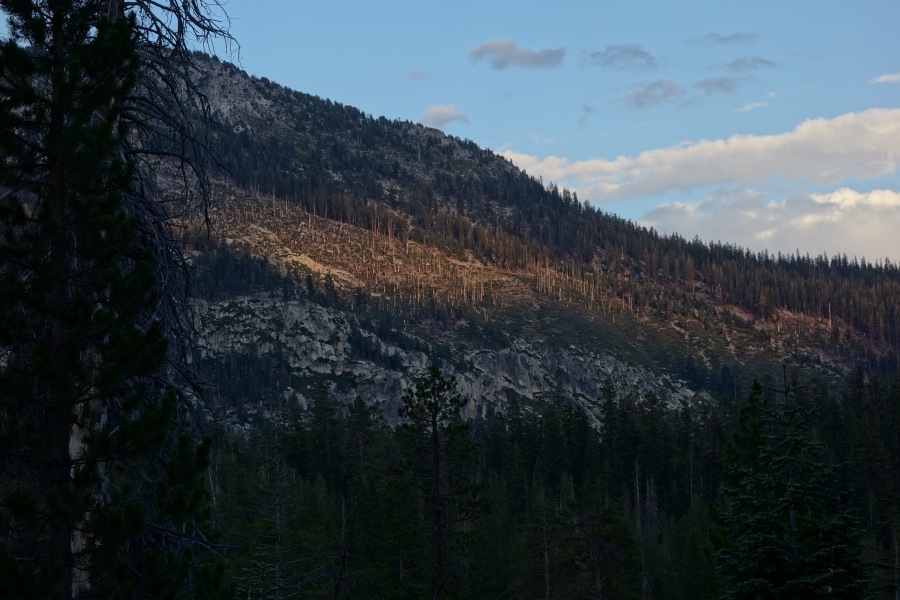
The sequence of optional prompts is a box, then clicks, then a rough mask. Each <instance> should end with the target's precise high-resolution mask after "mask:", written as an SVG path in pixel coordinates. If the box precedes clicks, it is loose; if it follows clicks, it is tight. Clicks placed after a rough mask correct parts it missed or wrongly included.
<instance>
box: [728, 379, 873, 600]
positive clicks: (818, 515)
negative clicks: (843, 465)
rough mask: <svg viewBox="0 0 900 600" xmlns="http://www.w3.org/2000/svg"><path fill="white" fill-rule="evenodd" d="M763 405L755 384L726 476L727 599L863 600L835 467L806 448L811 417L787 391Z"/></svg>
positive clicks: (819, 447)
mask: <svg viewBox="0 0 900 600" xmlns="http://www.w3.org/2000/svg"><path fill="white" fill-rule="evenodd" d="M783 395H784V397H783V398H775V399H773V400H772V401H770V402H768V403H767V402H765V401H764V400H763V398H762V387H761V386H760V385H759V383H754V387H753V389H752V391H751V393H750V397H749V400H748V403H747V406H746V407H745V408H744V409H743V410H742V411H741V427H740V431H739V432H738V434H737V435H736V436H735V438H734V441H733V442H732V443H731V444H730V445H729V447H728V450H727V451H726V456H725V465H724V469H723V479H724V486H723V489H722V495H723V501H724V506H723V508H721V509H720V510H719V511H718V514H717V516H718V519H719V521H720V522H721V524H722V525H723V527H724V532H723V533H724V535H723V536H722V537H721V538H718V540H717V542H718V543H717V545H718V549H717V550H716V552H715V554H714V555H713V564H714V565H715V566H716V568H717V570H718V571H719V572H720V573H722V574H724V575H726V576H727V577H728V578H729V579H730V580H731V581H732V583H733V587H732V589H731V590H730V591H729V592H728V594H727V595H726V598H729V599H735V600H758V599H770V598H771V599H773V600H774V599H779V600H780V599H785V600H788V599H794V598H810V599H811V598H863V597H864V596H865V592H866V584H867V581H868V577H869V573H868V568H867V565H866V564H865V562H864V561H863V559H862V549H861V547H860V541H861V538H862V536H863V533H864V531H863V529H862V528H861V527H860V524H859V520H858V519H857V518H856V516H855V515H854V514H853V512H852V511H851V510H850V509H849V506H848V505H849V494H848V493H847V492H839V490H838V489H837V485H836V484H837V474H838V466H835V465H829V464H827V463H826V462H825V460H824V453H825V448H824V445H823V444H822V443H820V442H815V441H813V440H811V439H810V437H809V436H810V432H809V428H810V417H811V415H812V411H810V410H808V409H804V408H802V407H801V406H799V405H798V404H797V403H796V401H795V398H794V397H793V393H792V390H791V389H790V387H788V388H786V389H785V390H783Z"/></svg>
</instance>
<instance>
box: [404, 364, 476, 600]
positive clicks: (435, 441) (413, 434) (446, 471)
mask: <svg viewBox="0 0 900 600" xmlns="http://www.w3.org/2000/svg"><path fill="white" fill-rule="evenodd" d="M455 386H456V381H455V380H454V379H452V378H451V379H447V378H445V377H444V376H443V375H442V374H441V371H440V369H438V368H437V366H434V365H432V367H431V369H430V370H429V372H428V376H427V377H426V378H425V379H423V380H422V381H421V382H419V383H418V384H417V385H416V386H415V387H414V388H413V389H412V390H410V391H409V392H407V393H406V394H405V395H404V396H403V406H402V407H401V409H400V411H399V414H400V416H401V417H404V418H405V419H406V422H405V423H404V424H403V430H404V432H405V433H406V434H407V436H408V438H407V439H408V444H409V449H410V450H411V451H412V456H413V469H414V472H415V478H416V479H417V481H418V483H419V487H420V490H421V491H422V499H423V501H424V502H423V503H424V505H425V507H426V511H427V512H428V519H427V522H428V523H429V526H430V527H429V528H430V532H431V558H432V561H431V588H432V597H433V598H434V599H435V600H437V599H440V598H441V597H442V596H443V595H445V594H447V592H448V591H451V592H452V591H453V590H458V589H459V588H458V587H456V586H460V585H462V584H463V580H464V579H465V578H466V577H467V576H468V570H469V569H470V568H471V565H470V564H469V560H468V555H469V551H468V547H467V545H468V543H469V542H470V539H471V535H469V534H470V533H471V530H470V529H467V525H471V521H472V519H473V517H474V516H475V515H476V514H477V513H478V512H479V510H480V508H481V505H480V501H479V498H478V491H479V489H480V486H478V485H477V484H476V483H475V482H474V480H473V479H472V476H471V474H472V473H473V471H474V468H473V467H474V465H473V462H474V458H475V453H474V449H473V447H472V444H471V439H470V436H469V430H468V426H467V425H466V423H465V421H462V419H461V417H460V409H461V408H462V407H463V406H464V404H465V401H464V400H463V399H462V398H460V397H459V396H458V395H456V394H454V393H453V389H454V388H455ZM451 548H453V549H454V550H455V552H454V553H453V554H450V553H449V552H447V551H448V550H449V549H451Z"/></svg>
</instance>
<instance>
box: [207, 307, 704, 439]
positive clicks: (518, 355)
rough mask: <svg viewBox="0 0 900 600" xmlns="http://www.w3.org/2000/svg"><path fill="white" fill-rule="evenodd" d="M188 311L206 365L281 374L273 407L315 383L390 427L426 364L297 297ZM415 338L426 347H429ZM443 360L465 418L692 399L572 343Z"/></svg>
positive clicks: (457, 349)
mask: <svg viewBox="0 0 900 600" xmlns="http://www.w3.org/2000/svg"><path fill="white" fill-rule="evenodd" d="M195 306H196V315H197V316H196V319H197V323H196V324H197V328H198V330H199V332H200V334H201V335H200V340H199V348H200V351H201V356H202V357H203V358H204V360H205V361H206V362H207V363H208V364H209V363H215V362H219V363H226V362H227V360H228V357H229V355H241V356H244V357H247V356H249V357H250V358H251V360H252V359H254V358H256V359H259V360H261V361H262V360H263V359H266V360H267V361H268V364H270V365H271V364H272V362H273V361H275V363H276V364H278V365H279V366H280V368H281V369H282V370H283V371H285V372H289V373H290V381H291V382H292V383H291V385H286V386H285V387H284V389H281V390H278V396H279V400H280V401H282V402H286V403H296V404H297V405H299V407H300V408H301V409H304V410H305V409H307V408H308V407H309V406H310V404H311V402H312V400H311V398H310V389H311V386H312V382H313V381H315V379H316V378H322V379H323V380H325V381H326V382H329V387H330V389H331V393H332V396H333V397H334V398H336V399H337V400H338V401H340V402H342V403H347V402H350V401H351V400H352V399H353V398H355V397H356V396H360V397H361V398H363V399H364V400H365V401H366V402H367V403H370V404H375V405H377V406H379V407H380V408H381V410H382V412H383V413H384V414H385V416H386V417H387V418H388V419H390V420H392V421H395V420H396V419H397V408H398V407H399V405H400V401H401V397H402V395H403V393H404V392H405V391H406V390H407V389H409V388H410V387H411V386H413V385H415V383H416V381H418V380H419V379H421V378H422V377H423V376H424V374H425V372H426V370H427V368H428V367H429V365H430V364H431V362H432V360H431V358H430V357H429V355H428V354H429V353H428V352H423V351H408V350H404V349H402V348H399V347H397V346H396V345H392V344H390V343H387V342H385V341H383V340H382V339H380V338H379V337H378V336H377V335H376V333H374V332H372V331H368V330H366V329H365V328H363V327H361V326H360V325H359V323H358V321H357V318H356V317H355V315H353V314H349V313H346V312H343V311H339V310H336V309H332V308H327V307H323V306H321V305H319V304H315V303H312V302H308V301H305V300H288V301H284V300H281V299H279V298H274V297H269V296H245V297H240V298H234V299H230V300H226V301H222V302H215V303H208V302H205V301H197V302H196V305H195ZM354 336H355V337H354ZM352 339H356V340H357V343H359V340H365V344H366V345H367V347H368V348H374V349H375V350H376V352H377V353H378V354H379V357H380V358H382V359H391V360H390V362H391V364H392V365H396V367H395V368H388V367H385V366H383V365H379V364H377V363H378V362H382V363H383V362H384V360H381V361H373V360H365V359H360V358H358V357H356V356H354V352H353V350H354V348H353V343H352V341H351V340H352ZM421 341H422V342H424V343H423V344H422V345H423V346H428V345H429V344H431V343H433V342H434V341H435V340H429V339H422V340H421ZM445 362H446V361H445ZM452 363H453V366H449V365H445V366H446V367H447V368H445V373H446V374H449V375H454V376H455V377H456V381H457V390H458V393H459V394H460V395H461V396H463V397H464V398H466V399H468V401H469V402H468V405H467V407H466V409H465V410H466V412H467V414H468V416H470V417H477V416H480V415H483V414H484V411H485V410H486V409H488V407H489V406H492V407H493V408H494V409H498V410H503V408H504V406H505V405H506V403H507V402H508V400H509V399H510V398H512V397H520V398H523V399H528V400H539V399H544V400H546V399H555V400H556V401H559V400H560V399H566V400H568V401H574V402H577V403H579V404H580V405H581V406H583V407H584V408H585V409H586V411H587V412H588V414H590V415H592V416H593V418H594V420H595V422H598V423H599V421H598V420H597V419H598V415H599V414H600V399H601V398H602V393H603V392H602V390H603V387H604V384H605V383H606V382H607V380H610V381H611V383H612V384H613V388H614V389H615V390H616V394H617V395H618V397H623V396H626V395H628V394H637V395H639V396H646V395H647V394H649V393H655V394H656V395H657V396H658V397H659V398H661V399H663V400H664V401H666V402H667V403H668V404H669V405H677V404H679V403H680V401H681V400H686V401H688V402H692V401H693V400H694V399H695V395H694V393H693V392H692V391H690V390H688V389H687V388H686V387H684V384H683V382H680V381H676V380H673V379H671V378H670V377H669V376H666V375H662V376H660V375H657V374H655V373H652V372H651V371H649V370H647V369H644V368H641V367H637V366H630V365H628V364H626V363H624V362H622V361H621V360H618V359H616V358H615V357H613V356H612V355H609V354H596V353H592V352H587V351H582V350H580V349H579V348H577V347H575V346H570V347H568V348H561V347H557V346H553V345H550V344H547V343H538V342H534V341H527V340H524V339H521V338H513V339H512V340H510V343H509V344H508V345H507V347H505V348H499V349H497V348H494V349H485V348H475V347H472V346H471V345H468V346H466V345H464V344H453V361H452ZM298 382H299V383H298ZM298 388H299V389H298ZM231 425H234V426H240V425H242V424H240V423H237V422H234V423H231Z"/></svg>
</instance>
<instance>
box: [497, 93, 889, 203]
mask: <svg viewBox="0 0 900 600" xmlns="http://www.w3.org/2000/svg"><path fill="white" fill-rule="evenodd" d="M502 154H503V155H504V156H505V157H506V158H508V159H509V160H511V161H513V162H514V163H515V164H517V165H518V166H520V167H521V168H523V169H525V170H526V171H528V172H529V173H530V174H531V175H534V176H537V175H542V176H543V177H544V179H545V180H546V181H557V182H560V183H562V182H565V183H566V184H567V185H570V186H572V187H577V188H579V195H582V197H584V198H587V199H589V200H591V201H594V202H603V201H607V200H612V199H615V198H636V197H639V196H647V195H653V194H662V193H665V192H667V191H670V190H682V191H689V190H694V189H698V188H702V187H707V186H714V185H729V184H733V183H742V184H747V185H761V184H767V183H770V182H772V181H774V180H787V181H789V182H793V183H795V184H818V185H838V184H840V183H842V182H844V181H846V180H848V179H856V180H864V179H875V178H878V177H882V176H884V175H887V174H890V173H893V172H894V171H895V170H896V169H897V166H898V162H900V109H877V108H876V109H870V110H866V111H864V112H859V113H848V114H845V115H841V116H839V117H836V118H833V119H811V120H808V121H804V122H803V123H801V124H800V125H798V126H797V127H796V128H795V129H794V130H793V131H789V132H786V133H782V134H779V135H767V136H755V135H735V136H732V137H730V138H728V139H718V140H701V141H699V142H683V143H681V144H678V145H676V146H672V147H669V148H661V149H657V150H648V151H646V152H642V153H641V154H639V155H637V156H634V157H627V156H619V157H617V158H615V159H612V160H608V159H605V158H596V159H589V160H582V161H575V162H569V160H568V159H567V158H564V157H559V156H548V157H544V158H538V157H536V156H529V155H525V154H519V153H517V152H514V151H511V150H507V151H505V152H503V153H502Z"/></svg>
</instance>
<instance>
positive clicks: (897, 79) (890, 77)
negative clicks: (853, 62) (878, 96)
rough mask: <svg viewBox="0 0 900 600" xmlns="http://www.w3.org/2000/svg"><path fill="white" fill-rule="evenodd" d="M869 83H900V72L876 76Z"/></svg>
mask: <svg viewBox="0 0 900 600" xmlns="http://www.w3.org/2000/svg"><path fill="white" fill-rule="evenodd" d="M869 83H900V73H889V74H887V75H882V76H881V77H876V78H875V79H873V80H872V81H870V82H869Z"/></svg>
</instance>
